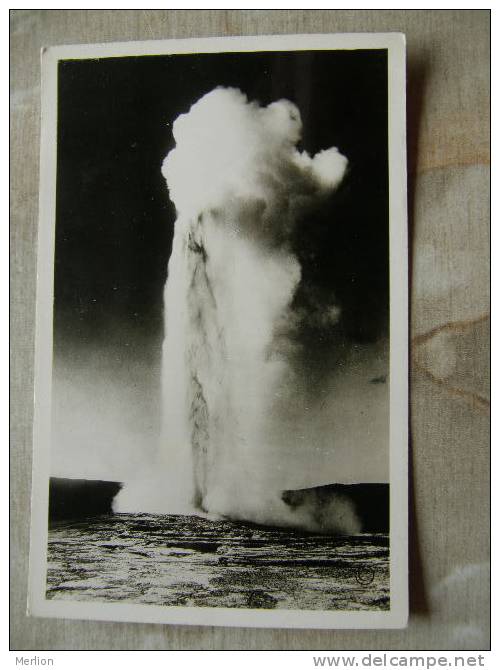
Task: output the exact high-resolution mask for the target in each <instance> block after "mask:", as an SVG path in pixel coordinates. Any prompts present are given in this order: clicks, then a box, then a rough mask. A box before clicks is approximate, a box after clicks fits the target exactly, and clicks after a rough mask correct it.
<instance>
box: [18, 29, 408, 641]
mask: <svg viewBox="0 0 500 670" xmlns="http://www.w3.org/2000/svg"><path fill="white" fill-rule="evenodd" d="M404 51H405V46H404V37H403V36H402V35H400V34H396V33H393V34H390V33H386V34H369V33H366V34H362V33H360V34H350V35H349V34H344V35H342V34H339V35H321V36H314V35H308V36H305V35H302V36H299V35H290V36H281V37H254V38H211V39H203V40H201V39H200V40H172V41H163V42H162V41H158V42H142V43H139V42H136V43H134V42H130V43H121V44H107V45H102V44H101V45H81V46H60V47H49V48H48V49H47V50H45V51H44V53H43V54H42V150H41V169H40V173H41V183H40V233H39V247H38V249H39V251H38V293H37V341H36V381H35V389H36V393H35V428H34V469H33V494H32V496H33V497H32V503H33V504H32V530H31V553H30V593H29V603H28V609H29V612H30V613H31V614H32V615H34V616H56V617H70V618H81V619H103V620H117V621H120V620H122V621H124V620H130V621H144V622H158V623H193V624H198V625H199V624H207V625H232V626H234V625H240V626H275V627H311V628H312V627H320V628H383V627H393V628H397V627H403V626H405V625H406V617H407V607H408V605H407V600H408V596H407V590H408V576H407V451H408V436H407V423H408V411H407V402H408V395H407V321H408V310H407V292H408V278H407V242H406V236H407V232H406V225H407V224H406V167H405V166H406V157H405V58H404Z"/></svg>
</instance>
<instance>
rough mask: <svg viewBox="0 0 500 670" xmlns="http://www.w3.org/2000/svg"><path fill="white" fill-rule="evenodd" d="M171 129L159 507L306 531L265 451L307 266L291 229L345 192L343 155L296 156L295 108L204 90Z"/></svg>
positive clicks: (289, 377)
mask: <svg viewBox="0 0 500 670" xmlns="http://www.w3.org/2000/svg"><path fill="white" fill-rule="evenodd" d="M173 135H174V138H175V142H176V146H175V148H174V149H173V150H172V151H171V152H170V153H169V154H168V155H167V157H166V159H165V161H164V164H163V168H162V172H163V175H164V177H165V179H166V182H167V185H168V190H169V194H170V198H171V200H172V201H173V202H174V204H175V207H176V211H177V220H176V223H175V234H174V240H173V247H172V253H171V257H170V261H169V265H168V279H167V283H166V287H165V303H164V304H165V340H164V349H163V407H164V422H163V435H162V448H161V452H162V453H161V464H159V465H158V467H159V468H161V473H162V474H161V479H162V486H161V494H160V498H161V505H160V506H161V507H162V510H161V511H165V512H172V513H193V512H205V513H211V514H216V515H224V516H228V517H230V518H233V519H245V520H251V521H255V522H258V523H265V524H279V525H292V526H310V525H311V519H310V517H308V518H307V519H306V518H301V512H300V510H295V511H292V510H291V509H290V507H289V506H287V505H286V504H285V503H284V502H283V501H282V499H281V489H279V487H278V486H277V484H276V478H275V476H274V473H273V472H272V468H270V467H268V465H267V461H266V455H267V449H268V442H269V436H270V434H271V433H273V434H276V428H277V426H276V422H279V421H280V420H281V418H280V417H279V414H280V413H279V412H278V411H275V405H276V403H277V402H279V399H280V397H282V396H283V394H284V393H289V392H290V390H289V389H290V386H291V385H292V384H293V374H292V370H291V365H290V358H291V356H292V354H293V342H292V338H291V337H288V333H289V332H291V330H293V328H294V323H295V321H296V319H297V318H298V317H297V316H296V315H295V314H294V313H293V310H292V308H291V303H292V300H293V297H294V295H295V292H296V290H297V287H298V285H299V283H300V280H301V267H300V263H299V261H298V259H297V257H296V256H295V255H294V253H293V252H292V248H291V235H292V233H293V231H294V228H295V226H296V225H297V222H298V218H299V217H300V215H301V214H302V213H304V211H305V210H306V209H308V208H311V207H314V205H315V204H317V203H318V202H320V201H321V200H322V199H324V198H325V196H327V195H329V194H330V193H331V192H332V191H333V190H334V189H335V188H336V187H337V186H338V184H339V183H340V181H341V180H342V178H343V175H344V172H345V169H346V165H347V159H346V158H345V157H344V156H342V155H341V154H340V153H339V152H338V150H337V149H336V148H330V149H328V150H325V151H321V152H319V153H318V154H316V155H315V156H314V157H311V156H309V155H308V154H307V153H306V152H299V151H298V150H297V148H296V145H297V142H298V141H299V139H300V135H301V119H300V113H299V111H298V109H297V107H296V106H295V105H294V104H292V103H291V102H289V101H287V100H280V101H278V102H275V103H272V104H270V105H269V106H267V107H260V106H259V105H258V104H257V103H255V102H249V101H248V100H247V98H246V96H245V95H244V94H242V93H241V92H240V91H239V90H236V89H225V88H217V89H215V90H213V91H211V92H210V93H208V94H207V95H205V96H203V97H202V98H201V99H200V100H198V102H196V104H194V105H193V106H192V107H191V109H190V110H189V112H188V113H187V114H183V115H181V116H179V117H178V118H177V120H176V121H175V123H174V126H173ZM331 313H332V314H335V315H336V316H335V318H338V310H331ZM278 429H279V426H278ZM155 495H156V500H157V501H158V494H157V493H156V494H155ZM156 506H157V507H158V503H157V505H156ZM302 514H303V515H306V516H307V511H305V510H304V511H303V513H302ZM348 516H349V515H348Z"/></svg>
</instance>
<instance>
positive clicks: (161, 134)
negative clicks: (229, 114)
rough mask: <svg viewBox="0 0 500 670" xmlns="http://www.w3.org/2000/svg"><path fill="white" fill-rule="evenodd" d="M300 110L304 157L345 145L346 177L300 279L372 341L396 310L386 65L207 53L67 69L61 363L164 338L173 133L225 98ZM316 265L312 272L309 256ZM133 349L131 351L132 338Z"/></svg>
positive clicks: (62, 85)
mask: <svg viewBox="0 0 500 670" xmlns="http://www.w3.org/2000/svg"><path fill="white" fill-rule="evenodd" d="M219 85H222V86H234V87H237V88H240V89H241V90H242V91H243V92H244V93H246V94H247V96H248V98H249V99H250V100H257V101H258V102H260V104H261V105H267V104H269V103H270V102H273V101H275V100H278V99H280V98H287V99H288V100H291V101H292V102H294V103H295V104H296V105H297V106H298V107H299V109H300V112H301V115H302V120H303V126H304V129H303V139H302V142H301V148H302V149H305V150H307V151H308V152H309V153H310V154H314V153H316V152H317V151H319V150H321V149H324V148H328V147H330V146H337V147H338V148H339V150H340V152H341V153H343V154H344V155H345V156H347V157H348V159H349V174H348V177H347V178H346V179H345V180H344V184H343V186H342V187H341V189H340V191H338V192H337V194H336V195H335V196H334V197H332V199H331V203H330V206H329V207H326V208H325V209H324V211H323V212H322V213H321V215H318V221H317V222H316V225H315V226H314V227H312V226H307V227H305V228H303V230H306V231H307V236H302V237H301V235H300V232H299V233H298V235H297V240H296V251H297V255H298V256H299V258H300V259H301V262H302V265H303V272H304V276H305V277H308V278H310V279H311V281H314V282H315V283H317V284H318V285H319V286H321V287H324V288H325V290H328V291H330V290H333V291H334V292H335V294H336V295H337V297H338V299H339V301H340V303H341V305H342V309H343V317H342V327H343V329H344V331H345V333H346V334H347V336H348V337H349V338H351V339H353V340H359V341H367V340H368V341H370V340H373V339H374V338H375V337H377V336H378V335H380V332H381V329H383V328H384V327H385V325H386V324H385V321H386V318H385V317H386V313H387V299H388V193H387V183H388V182H387V180H388V177H387V57H386V52H385V51H384V50H380V51H364V50H360V51H337V52H314V51H307V52H296V53H280V52H274V53H273V52H271V53H269V52H268V53H249V54H240V53H235V54H203V55H175V56H146V57H144V56H143V57H126V58H106V59H100V60H81V61H63V62H61V63H60V66H59V105H58V120H59V121H58V128H59V134H58V181H57V224H56V263H55V333H54V336H55V351H56V353H57V352H58V351H64V349H65V346H66V345H68V344H69V345H71V346H72V347H73V346H74V345H77V344H81V343H82V342H90V341H91V340H94V339H95V338H98V339H100V338H104V339H105V340H106V341H107V342H108V343H109V341H110V339H116V345H117V346H120V342H122V343H123V344H127V346H133V345H134V341H135V340H140V341H141V342H142V341H143V340H144V338H146V340H149V339H151V344H152V345H153V346H154V343H155V342H156V345H157V344H158V343H159V342H160V341H161V336H162V291H163V285H164V282H165V278H166V271H167V262H168V258H169V255H170V245H171V240H172V235H173V223H174V220H175V210H174V208H173V205H172V204H171V203H170V201H169V198H168V192H167V189H166V187H165V183H164V180H163V177H162V176H161V174H160V167H161V164H162V161H163V158H164V157H165V155H166V153H167V152H168V151H169V150H170V149H171V148H172V147H173V145H174V142H173V138H172V133H171V127H172V123H173V121H174V120H175V118H176V117H177V116H178V115H179V114H180V113H183V112H187V111H188V110H189V108H190V106H191V105H192V104H193V103H194V102H195V101H196V100H198V99H199V98H200V97H201V96H202V95H203V94H205V93H207V92H208V91H210V90H212V89H213V88H215V87H216V86H219ZM311 251H313V252H314V253H315V260H314V262H312V261H309V260H308V259H309V258H310V255H311V254H310V252H311ZM125 331H126V332H127V333H128V337H129V340H130V341H129V342H127V343H125V342H123V333H124V332H125Z"/></svg>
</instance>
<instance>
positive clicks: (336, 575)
mask: <svg viewBox="0 0 500 670" xmlns="http://www.w3.org/2000/svg"><path fill="white" fill-rule="evenodd" d="M47 598H50V599H57V600H62V599H64V600H78V601H101V602H112V601H120V602H123V601H126V602H131V603H143V604H151V605H169V606H171V605H177V606H191V607H204V606H205V607H243V608H266V609H273V608H281V609H310V610H386V609H389V607H390V599H389V538H388V535H386V534H372V535H367V534H363V535H357V536H354V537H332V536H328V535H314V534H308V533H304V532H298V531H292V530H289V529H276V528H267V527H261V526H255V525H250V524H246V523H240V522H233V521H227V520H212V519H206V518H202V517H197V516H177V515H151V514H115V515H109V516H99V517H93V518H89V519H85V520H78V521H75V522H59V523H57V524H54V525H53V526H52V527H51V528H50V530H49V545H48V568H47Z"/></svg>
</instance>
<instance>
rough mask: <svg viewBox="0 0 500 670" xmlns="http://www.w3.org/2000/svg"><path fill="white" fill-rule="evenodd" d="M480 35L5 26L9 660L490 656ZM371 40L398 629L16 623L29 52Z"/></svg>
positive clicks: (334, 24)
mask: <svg viewBox="0 0 500 670" xmlns="http://www.w3.org/2000/svg"><path fill="white" fill-rule="evenodd" d="M489 29H490V16H489V11H487V10H476V11H474V10H411V11H410V10H400V11H393V10H272V11H264V10H262V11H261V10H259V11H257V10H228V11H225V10H211V11H210V10H161V11H160V10H154V11H153V10H143V11H140V10H129V11H122V10H106V11H103V10H16V11H12V12H11V282H12V283H11V287H12V305H11V324H12V326H11V327H12V369H11V384H12V407H11V428H12V437H11V451H12V457H11V463H12V465H11V491H12V496H11V497H12V518H11V522H12V523H11V541H12V545H11V546H12V550H11V551H12V556H11V563H12V566H11V646H12V648H13V649H16V650H43V649H46V650H52V649H325V650H326V649H328V650H332V649H360V650H361V649H459V650H462V649H476V650H479V649H486V648H488V646H489V548H490V545H489V525H490V516H489V514H490V510H489V454H490V444H489V427H490V425H489V407H490V406H489V353H490V339H489V267H490V265H489V263H490V260H489V258H490V256H489V254H490V248H489V233H490V221H489V208H490V199H489V198H490V194H489V189H490V182H489V140H490V135H489V133H490V105H489V85H490V61H489V58H490V33H489ZM372 31H398V32H404V33H406V36H407V42H408V146H409V157H408V162H409V185H408V186H409V220H410V221H409V224H410V276H411V280H410V291H411V445H410V446H411V472H410V489H411V499H410V507H411V518H410V526H411V542H410V554H411V558H410V594H411V596H410V600H411V614H410V621H409V625H408V628H407V629H406V630H401V631H375V630H374V631H294V630H273V629H267V630H266V629H237V628H234V629H230V628H210V627H207V628H200V627H189V626H161V625H143V624H124V623H101V622H92V621H89V622H82V621H71V620H57V619H53V620H49V619H29V618H27V617H26V615H25V611H26V584H27V573H28V546H29V523H30V522H29V511H30V483H31V450H32V443H31V438H32V418H33V342H34V322H35V280H36V238H37V215H38V177H39V171H38V146H39V131H40V120H39V112H40V78H39V76H40V70H39V58H40V49H41V47H42V46H49V45H53V44H63V43H68V44H71V43H86V42H108V41H123V40H132V39H133V40H143V39H160V38H173V37H198V36H222V35H255V34H279V33H319V32H323V33H324V32H372Z"/></svg>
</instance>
